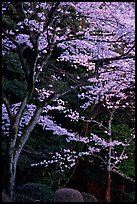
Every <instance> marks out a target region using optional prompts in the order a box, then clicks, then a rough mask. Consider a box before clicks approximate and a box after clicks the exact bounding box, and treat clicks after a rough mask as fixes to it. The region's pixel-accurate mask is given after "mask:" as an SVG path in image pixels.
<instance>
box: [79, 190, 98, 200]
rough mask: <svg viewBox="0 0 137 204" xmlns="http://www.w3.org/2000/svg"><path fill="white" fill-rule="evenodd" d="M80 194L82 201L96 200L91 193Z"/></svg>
mask: <svg viewBox="0 0 137 204" xmlns="http://www.w3.org/2000/svg"><path fill="white" fill-rule="evenodd" d="M81 194H82V196H83V198H84V202H98V200H97V198H96V197H95V196H94V195H93V194H91V193H85V192H82V193H81Z"/></svg>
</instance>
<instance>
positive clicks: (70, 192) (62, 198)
mask: <svg viewBox="0 0 137 204" xmlns="http://www.w3.org/2000/svg"><path fill="white" fill-rule="evenodd" d="M54 201H55V202H84V199H83V196H82V194H81V193H80V192H79V191H77V190H75V189H72V188H60V189H58V190H57V191H55V197H54Z"/></svg>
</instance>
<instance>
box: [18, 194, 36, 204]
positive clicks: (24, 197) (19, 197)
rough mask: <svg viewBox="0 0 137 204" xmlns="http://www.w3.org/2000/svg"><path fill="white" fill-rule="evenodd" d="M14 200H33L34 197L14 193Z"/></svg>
mask: <svg viewBox="0 0 137 204" xmlns="http://www.w3.org/2000/svg"><path fill="white" fill-rule="evenodd" d="M15 202H17V203H18V202H35V201H34V198H31V197H29V196H26V195H24V194H16V196H15Z"/></svg>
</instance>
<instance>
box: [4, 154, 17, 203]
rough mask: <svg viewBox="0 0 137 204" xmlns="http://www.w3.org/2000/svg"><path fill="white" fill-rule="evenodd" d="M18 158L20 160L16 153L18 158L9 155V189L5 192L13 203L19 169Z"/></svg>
mask: <svg viewBox="0 0 137 204" xmlns="http://www.w3.org/2000/svg"><path fill="white" fill-rule="evenodd" d="M18 158H19V154H17V153H16V156H14V155H13V154H9V155H8V164H7V166H8V175H7V187H6V189H5V190H6V193H7V194H8V195H9V196H10V198H11V200H12V201H13V202H14V199H15V181H16V169H17V162H18Z"/></svg>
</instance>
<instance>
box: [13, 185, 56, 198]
mask: <svg viewBox="0 0 137 204" xmlns="http://www.w3.org/2000/svg"><path fill="white" fill-rule="evenodd" d="M17 194H21V195H22V197H21V195H18V200H19V197H20V199H21V200H22V199H24V200H25V199H29V200H31V199H33V202H36V201H38V202H52V201H53V191H52V190H51V188H50V187H49V186H47V185H46V184H39V183H27V184H24V185H22V186H21V187H19V188H18V189H17ZM22 202H23V201H22ZM29 202H32V201H29Z"/></svg>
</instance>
